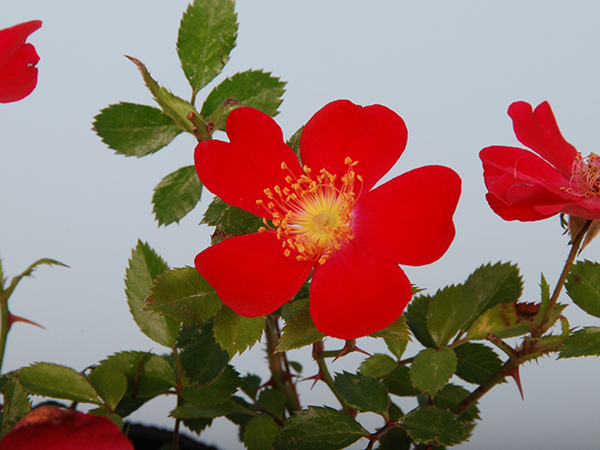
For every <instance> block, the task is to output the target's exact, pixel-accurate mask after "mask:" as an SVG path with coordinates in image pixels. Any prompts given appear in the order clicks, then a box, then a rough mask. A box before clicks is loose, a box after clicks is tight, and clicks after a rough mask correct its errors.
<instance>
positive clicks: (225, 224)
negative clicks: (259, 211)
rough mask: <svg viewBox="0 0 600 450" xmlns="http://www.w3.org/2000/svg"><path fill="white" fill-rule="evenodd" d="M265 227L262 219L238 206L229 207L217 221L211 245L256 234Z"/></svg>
mask: <svg viewBox="0 0 600 450" xmlns="http://www.w3.org/2000/svg"><path fill="white" fill-rule="evenodd" d="M263 225H264V224H263V221H262V219H261V218H260V217H258V216H255V215H254V214H252V213H249V212H248V211H244V210H243V209H241V208H238V207H236V206H231V205H227V207H226V208H225V210H224V211H223V214H221V217H220V218H219V220H218V221H217V226H216V228H215V232H214V234H213V236H212V239H211V244H216V243H217V242H220V241H222V240H224V239H227V238H229V237H232V236H240V235H242V234H249V233H255V232H257V231H258V229H259V228H260V227H262V226H263Z"/></svg>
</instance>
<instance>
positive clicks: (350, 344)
mask: <svg viewBox="0 0 600 450" xmlns="http://www.w3.org/2000/svg"><path fill="white" fill-rule="evenodd" d="M352 352H360V353H364V354H365V355H367V356H373V355H371V354H370V353H369V352H366V351H364V350H363V349H361V348H358V347H357V346H356V339H348V340H347V341H346V344H345V345H344V348H343V349H341V350H340V352H339V353H338V354H337V356H336V357H335V358H334V360H333V361H332V362H336V361H337V360H338V358H341V357H342V356H344V355H347V354H348V353H352Z"/></svg>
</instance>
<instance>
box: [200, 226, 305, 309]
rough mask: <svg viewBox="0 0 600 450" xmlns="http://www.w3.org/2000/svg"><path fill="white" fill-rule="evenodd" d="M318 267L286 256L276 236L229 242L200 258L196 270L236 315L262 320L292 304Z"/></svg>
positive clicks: (266, 234)
mask: <svg viewBox="0 0 600 450" xmlns="http://www.w3.org/2000/svg"><path fill="white" fill-rule="evenodd" d="M313 265H314V263H312V262H309V261H297V260H296V258H295V257H294V256H293V255H292V256H289V257H287V256H284V254H283V248H282V247H281V241H280V240H278V239H277V236H276V235H275V233H272V232H269V231H267V232H263V233H253V234H246V235H243V236H237V237H233V238H229V239H226V240H224V241H222V242H219V243H218V244H216V245H213V246H211V247H209V248H207V249H206V250H204V251H203V252H202V253H199V254H198V256H196V269H197V270H198V272H200V275H202V276H203V277H204V278H205V279H206V281H208V282H209V283H210V285H211V286H212V287H213V288H215V290H216V291H217V294H218V295H219V298H220V299H221V300H222V301H223V303H225V304H226V305H227V306H229V307H230V308H231V309H233V310H234V311H235V312H236V313H238V314H240V315H242V316H246V317H258V316H263V315H265V314H269V313H272V312H273V311H275V310H276V309H277V308H279V307H280V306H281V305H283V304H284V303H285V302H287V301H288V300H290V299H291V298H292V297H293V296H294V295H295V294H296V292H298V290H299V289H300V287H301V286H302V285H303V284H304V282H305V281H306V278H307V277H308V275H309V273H310V271H311V270H312V267H313Z"/></svg>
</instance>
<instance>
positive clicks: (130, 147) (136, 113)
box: [94, 102, 181, 158]
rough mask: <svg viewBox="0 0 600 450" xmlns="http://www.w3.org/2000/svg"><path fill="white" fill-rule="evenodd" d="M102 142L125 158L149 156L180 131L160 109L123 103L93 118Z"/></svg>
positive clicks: (95, 128) (111, 106) (104, 110)
mask: <svg viewBox="0 0 600 450" xmlns="http://www.w3.org/2000/svg"><path fill="white" fill-rule="evenodd" d="M94 130H95V131H96V133H98V136H100V137H101V138H102V142H104V143H105V144H106V145H108V146H109V148H111V149H113V150H114V151H115V152H117V153H120V154H121V155H125V156H137V157H138V158H139V157H140V156H146V155H149V154H151V153H155V152H157V151H159V150H160V149H161V148H163V147H164V146H166V145H168V144H169V143H170V142H171V141H172V140H173V139H175V137H176V136H177V135H179V133H181V128H179V127H178V126H177V124H176V123H175V122H173V119H171V118H170V117H169V116H166V115H164V114H163V113H162V111H161V110H160V109H158V108H154V107H152V106H146V105H138V104H135V103H125V102H121V103H119V104H116V105H110V106H109V107H108V108H105V109H103V110H102V111H100V114H98V115H97V116H96V117H95V118H94Z"/></svg>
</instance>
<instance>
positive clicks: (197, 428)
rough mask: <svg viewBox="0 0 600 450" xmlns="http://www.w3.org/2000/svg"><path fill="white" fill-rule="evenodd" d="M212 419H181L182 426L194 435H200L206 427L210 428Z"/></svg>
mask: <svg viewBox="0 0 600 450" xmlns="http://www.w3.org/2000/svg"><path fill="white" fill-rule="evenodd" d="M212 421H213V420H212V419H206V418H204V419H183V420H182V422H183V424H184V425H185V426H186V427H187V428H188V429H189V430H190V431H193V432H194V433H196V434H198V435H199V434H200V433H202V431H204V429H205V428H206V427H209V426H211V424H212Z"/></svg>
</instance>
